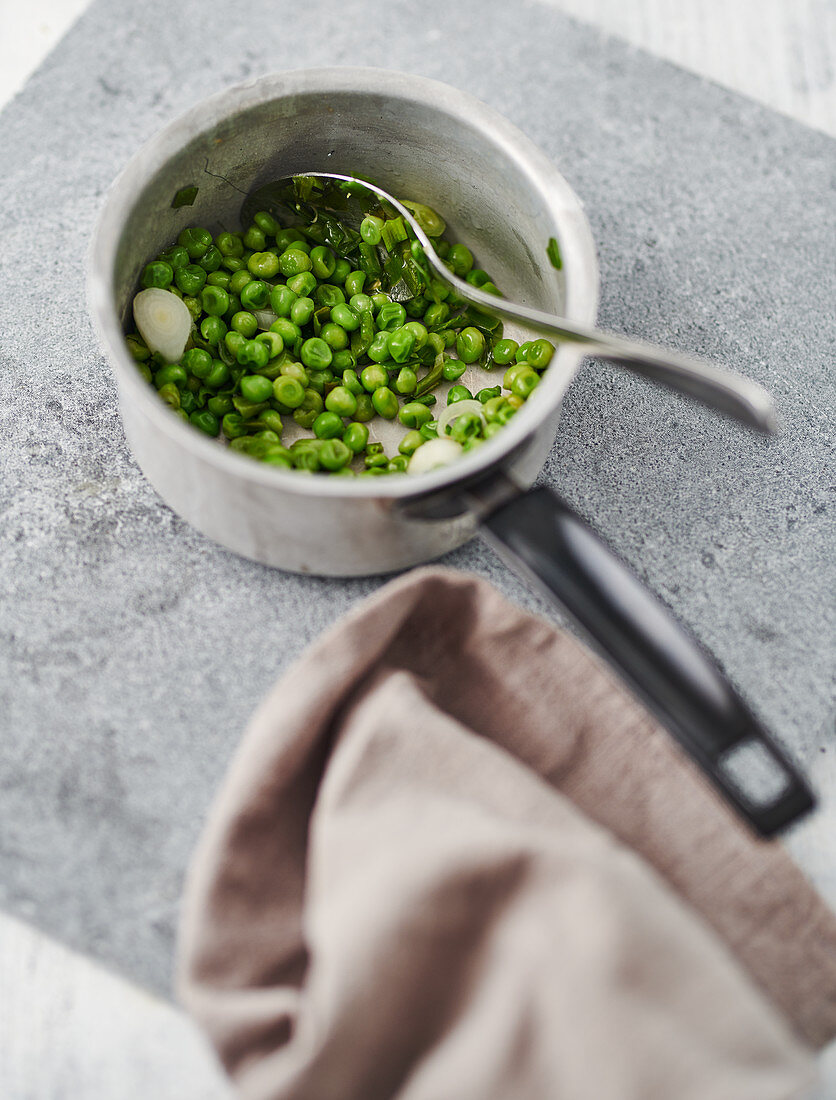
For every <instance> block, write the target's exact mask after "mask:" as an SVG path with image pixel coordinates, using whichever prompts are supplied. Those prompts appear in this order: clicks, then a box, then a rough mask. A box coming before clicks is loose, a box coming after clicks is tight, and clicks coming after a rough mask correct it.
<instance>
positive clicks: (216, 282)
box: [206, 271, 232, 290]
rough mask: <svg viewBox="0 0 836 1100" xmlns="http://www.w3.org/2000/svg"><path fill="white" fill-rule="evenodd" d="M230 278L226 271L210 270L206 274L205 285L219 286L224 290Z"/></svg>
mask: <svg viewBox="0 0 836 1100" xmlns="http://www.w3.org/2000/svg"><path fill="white" fill-rule="evenodd" d="M231 278H232V276H231V275H230V274H229V272H228V271H210V272H209V274H208V275H207V276H206V285H207V286H219V287H220V288H221V289H222V290H226V289H227V287H228V286H229V280H230V279H231Z"/></svg>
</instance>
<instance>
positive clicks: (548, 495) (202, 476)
mask: <svg viewBox="0 0 836 1100" xmlns="http://www.w3.org/2000/svg"><path fill="white" fill-rule="evenodd" d="M317 170H318V171H323V172H337V173H346V174H349V175H351V174H356V173H361V174H363V175H365V176H368V177H369V178H372V179H374V180H376V181H377V182H378V183H380V185H381V186H383V187H385V188H386V189H387V190H389V191H390V192H392V193H393V194H395V195H398V196H400V197H404V198H412V199H416V200H419V201H421V202H424V203H426V204H428V205H429V206H432V207H435V208H436V209H438V210H439V211H440V212H441V213H443V215H444V216H445V218H446V219H447V221H448V225H449V226H450V228H451V229H452V231H453V234H454V235H455V237H456V238H457V239H458V240H460V241H462V242H464V243H465V244H467V245H468V246H469V247H470V248H471V249H472V251H473V252H474V254H475V255H476V256H477V258H478V260H479V262H480V264H481V265H482V266H484V267H486V268H487V269H488V270H489V271H490V272H491V275H492V276H493V278H494V281H495V282H496V283H497V285H498V286H499V287H501V288H503V289H505V290H506V291H507V293H508V295H509V297H512V298H513V299H514V300H515V301H519V302H522V303H524V304H526V305H528V306H531V307H533V308H535V309H539V310H543V311H546V312H548V313H552V314H555V313H557V314H561V315H562V316H564V317H565V318H567V319H568V320H569V321H571V322H572V323H574V324H576V325H579V326H591V325H593V323H594V320H595V314H596V307H597V302H598V269H597V264H596V260H595V251H594V246H593V242H592V237H591V234H590V230H589V225H588V222H587V220H586V217H585V216H584V213H583V210H582V208H581V205H580V203H579V201H578V199H577V198H576V197H575V195H574V193H573V192H572V190H571V189H570V187H569V185H568V184H567V183H566V181H565V180H564V179H563V177H562V176H561V175H560V174H559V173H558V172H557V170H556V169H555V168H554V167H553V165H552V164H550V162H549V161H548V160H547V159H546V158H545V157H544V156H543V154H542V153H541V152H539V150H538V149H537V148H536V147H535V146H534V145H533V144H532V143H531V142H530V141H529V140H528V139H527V138H526V137H525V136H524V135H523V134H521V133H520V132H519V131H518V130H516V129H515V128H514V127H513V126H512V125H511V124H510V123H509V122H507V121H506V120H505V119H503V118H502V117H501V116H500V115H498V114H496V113H495V112H494V111H493V110H491V109H489V108H488V107H486V106H485V105H484V104H482V103H480V102H478V101H477V100H475V99H473V98H472V97H470V96H469V95H466V94H465V93H463V92H460V91H458V90H456V89H453V88H451V87H448V86H447V85H444V84H440V83H437V82H434V81H429V80H424V79H421V78H418V77H414V76H409V75H406V74H403V73H394V72H387V71H384V70H377V69H352V68H340V69H319V70H302V71H297V72H287V73H280V74H277V75H274V76H268V77H264V78H262V79H260V80H257V81H253V82H251V83H248V84H244V85H240V86H238V87H235V88H232V89H230V90H228V91H225V92H222V93H221V94H219V95H216V96H214V97H212V98H211V99H208V100H206V101H204V102H203V103H200V104H198V106H196V107H194V108H193V109H192V110H191V111H189V112H188V113H187V114H186V115H184V116H183V117H181V118H180V119H178V120H176V121H175V122H173V123H172V124H171V125H169V126H167V127H166V128H165V129H164V130H162V131H161V132H160V133H159V134H157V136H156V137H154V138H153V139H152V140H151V141H150V142H148V144H147V145H145V146H144V148H143V149H142V150H140V152H139V153H137V155H136V156H135V157H134V158H133V159H132V161H131V162H130V163H129V165H128V166H127V168H126V169H125V171H124V172H123V173H122V175H121V176H120V177H119V179H118V180H117V181H116V183H115V185H114V187H113V188H112V190H111V192H110V194H109V195H108V198H107V200H106V203H105V207H104V210H103V213H102V216H101V219H100V221H99V225H98V227H97V230H96V233H95V237H94V240H93V243H92V248H91V265H90V276H89V300H90V307H91V312H92V315H93V318H94V322H95V324H96V327H97V330H98V333H99V338H100V340H101V343H102V347H103V348H104V350H105V352H106V354H107V356H108V359H109V360H110V362H111V363H112V364H113V367H114V370H115V372H116V377H117V381H118V386H119V398H120V406H121V410H122V417H123V420H124V424H125V432H126V435H127V438H128V442H129V444H130V446H131V449H132V450H133V453H134V455H135V457H136V459H137V461H138V463H139V465H140V467H141V468H142V470H143V472H144V473H145V475H146V476H147V477H148V479H149V480H150V481H151V483H152V484H153V485H154V487H155V488H156V489H157V491H158V492H159V493H160V495H161V496H162V497H163V499H164V500H165V501H166V502H167V503H168V504H169V505H170V506H171V507H172V508H174V509H175V511H177V512H179V513H180V515H182V516H183V517H184V518H185V519H187V520H188V521H189V522H190V523H192V524H194V525H195V526H196V527H197V528H199V529H200V530H201V531H203V532H204V533H205V534H206V535H208V536H209V537H211V538H213V539H215V540H217V541H218V542H220V543H222V544H223V545H224V546H227V547H229V548H230V549H231V550H234V551H236V552H237V553H239V554H242V555H244V556H246V557H249V558H253V559H255V560H256V561H260V562H264V563H266V564H268V565H272V566H277V567H278V568H281V569H287V570H292V571H295V572H302V573H314V574H322V575H329V576H356V575H361V574H373V573H385V572H391V571H394V570H399V569H404V568H406V567H408V566H411V565H415V564H417V563H419V562H424V561H428V560H430V559H432V558H436V557H438V556H439V555H441V554H443V553H445V552H446V551H448V550H451V549H453V548H454V547H456V546H459V545H460V544H461V543H463V542H464V541H466V540H467V539H469V538H471V537H472V536H473V535H474V534H476V533H477V532H478V533H480V534H481V535H482V536H483V537H485V538H487V539H488V541H489V542H490V543H491V544H492V545H494V547H495V548H496V549H497V550H498V552H499V553H500V555H501V556H503V557H504V558H507V560H508V561H509V564H511V565H512V567H514V568H516V569H517V570H519V571H520V572H522V573H523V574H524V575H525V576H527V577H529V578H530V579H531V580H532V581H534V582H535V583H536V584H537V585H538V586H539V587H541V588H543V589H545V590H546V591H547V592H548V593H549V594H550V595H551V596H552V598H554V599H555V600H556V602H557V603H558V604H559V605H560V606H561V607H562V608H563V609H564V610H566V611H568V613H569V614H570V615H571V616H572V617H573V618H574V619H575V620H576V621H577V623H578V624H579V625H580V626H581V627H582V629H583V630H584V631H585V632H586V633H587V634H588V635H589V637H590V638H591V640H592V641H593V643H594V644H595V645H596V646H597V648H598V649H599V650H600V651H601V652H602V653H603V654H604V656H605V657H606V658H607V659H608V660H609V661H610V662H611V664H612V665H613V666H614V667H615V668H616V669H617V670H618V671H619V672H620V673H621V675H622V676H623V677H624V679H625V680H626V681H627V683H628V684H630V686H631V687H632V688H633V690H634V691H635V692H636V693H637V694H638V695H639V696H640V697H641V698H642V699H643V700H644V701H645V702H646V703H647V705H648V706H649V707H650V708H651V710H653V711H654V713H655V714H656V715H657V716H658V717H659V718H660V720H661V721H662V722H663V724H665V725H666V726H667V728H668V729H669V730H670V731H671V733H672V734H673V735H674V736H675V737H676V738H677V739H678V740H679V741H680V742H681V743H682V745H683V746H684V747H685V748H686V749H687V751H688V752H690V753H691V755H692V756H693V757H694V758H695V760H697V761H698V763H699V764H700V765H701V766H702V767H703V769H704V770H705V771H706V773H707V774H708V775H709V777H710V778H711V779H712V780H713V782H714V783H715V784H716V785H717V787H718V788H719V789H720V790H721V791H722V792H723V794H724V795H725V796H726V797H727V798H728V799H729V800H730V802H731V803H732V804H733V805H735V806H736V807H737V809H738V810H739V812H740V813H741V814H742V815H743V816H744V817H745V818H746V819H747V820H748V821H749V823H750V824H751V825H752V826H753V828H755V829H756V830H757V831H758V832H760V833H761V834H763V835H769V834H771V833H774V832H776V831H777V830H779V829H781V828H783V827H784V826H786V825H787V824H788V823H789V822H791V821H792V820H794V819H795V818H797V817H798V816H800V815H801V814H803V813H804V812H806V811H807V810H809V809H810V808H811V806H812V805H813V800H812V795H811V793H810V791H809V789H808V787H807V785H806V783H805V781H804V779H803V778H802V777H801V775H800V774H799V773H798V772H797V770H796V769H795V767H794V766H793V765H792V764H791V762H790V761H789V760H788V759H787V758H786V757H785V755H784V754H783V753H782V752H781V750H780V749H779V748H778V747H777V746H776V745H775V743H774V742H773V741H772V739H771V738H770V737H769V735H768V734H767V733H766V731H764V730H763V728H762V727H761V726H760V725H759V723H758V722H757V720H756V719H755V718H754V717H753V715H752V714H751V713H750V711H749V710H748V708H747V707H746V706H745V704H744V703H743V702H742V701H741V700H740V698H739V697H738V696H737V695H736V693H735V692H734V691H733V689H732V688H731V686H730V685H729V684H728V683H727V682H726V680H725V679H724V677H723V676H722V675H721V673H720V672H719V670H718V669H717V668H716V666H715V665H714V663H713V662H712V661H711V660H710V658H709V657H708V656H707V655H706V654H705V653H704V652H703V650H702V649H701V648H700V647H699V646H698V645H697V643H695V642H694V641H693V640H692V639H691V638H690V637H689V636H688V635H687V634H686V633H685V632H684V631H683V629H682V628H681V627H680V626H679V625H678V624H677V623H676V622H675V621H674V619H673V618H672V617H671V616H670V615H669V613H668V612H667V611H666V610H665V609H664V608H663V607H662V606H661V604H660V603H659V602H658V601H657V600H656V599H655V598H654V597H653V596H651V595H650V593H648V592H647V591H646V590H644V589H643V588H642V587H641V586H640V585H639V583H638V582H637V581H636V579H635V578H634V577H633V575H632V574H631V573H630V572H629V570H628V569H627V568H626V567H625V566H624V565H622V564H621V563H620V562H619V561H618V560H617V559H616V558H615V557H614V556H613V555H612V553H611V552H610V551H609V550H608V549H607V548H606V547H605V546H604V545H603V543H601V541H600V540H599V539H598V538H597V536H596V535H595V534H594V533H593V532H592V531H591V530H590V529H589V528H588V527H587V526H586V525H585V524H584V523H583V521H581V520H580V519H579V518H578V517H577V516H576V515H574V514H573V513H572V512H571V510H570V509H569V508H568V506H567V505H566V504H565V503H564V502H563V501H561V500H560V499H559V498H558V497H557V496H556V494H554V493H552V492H551V491H550V490H547V489H544V488H539V489H534V490H531V489H530V488H529V487H530V486H531V484H532V482H533V481H534V479H535V477H536V475H537V473H538V471H539V469H540V467H541V465H542V463H543V461H544V460H545V457H546V455H547V453H548V451H549V449H550V448H551V446H552V443H553V441H554V438H555V434H556V431H557V425H558V418H559V414H560V405H561V400H562V398H563V394H564V393H565V391H566V388H567V386H568V385H569V383H570V382H571V380H572V377H573V376H574V374H575V371H576V370H577V368H578V365H579V363H580V360H581V358H582V356H583V354H584V351H583V348H582V347H580V346H578V345H576V344H571V343H562V344H561V345H560V346H559V348H558V352H557V354H556V355H555V357H554V359H553V360H552V363H551V365H550V367H549V369H548V370H547V371H546V373H545V375H544V377H543V380H542V382H541V384H540V385H539V386H538V388H537V389H536V390H535V392H534V394H533V395H532V396H531V397H530V398H529V400H528V401H527V402H526V403H525V405H524V406H523V407H522V408H521V409H520V410H519V412H518V413H517V415H516V416H514V418H513V419H512V420H511V421H510V422H509V423H508V424H507V425H506V426H505V427H504V428H503V430H502V431H501V432H500V433H499V434H498V435H496V436H494V437H493V438H492V439H490V440H489V441H487V442H486V443H485V444H483V445H482V446H480V447H478V448H476V449H474V450H473V451H470V452H468V453H467V454H465V455H464V456H463V457H462V458H461V459H460V460H459V461H457V462H456V463H455V464H454V465H451V466H448V467H445V468H443V469H439V470H434V471H431V472H430V473H426V474H422V475H418V476H410V475H392V476H389V477H380V478H357V479H349V478H329V477H319V476H316V475H308V476H306V475H301V474H298V473H296V472H294V471H285V470H281V469H278V468H275V467H270V466H266V465H263V464H261V463H258V462H255V461H253V460H252V459H250V458H248V457H246V456H242V455H238V454H236V453H234V452H232V451H231V450H228V449H226V448H224V447H223V446H221V445H219V444H218V443H217V442H214V441H212V440H210V439H208V438H206V437H205V436H203V435H202V434H201V433H200V432H197V431H195V430H194V429H193V428H191V427H190V426H189V425H187V424H185V423H184V422H183V421H182V420H180V419H179V418H178V417H175V416H173V415H172V414H171V413H170V412H169V410H168V409H167V408H166V407H165V406H164V405H163V403H162V402H161V401H160V400H159V398H158V397H157V396H156V394H155V393H154V392H153V390H152V389H151V388H150V387H148V386H147V385H146V383H145V382H144V381H143V380H142V378H141V377H140V375H139V373H138V372H137V370H136V368H135V366H134V364H133V361H132V359H131V356H130V354H129V352H128V350H127V348H126V345H125V341H124V332H125V327H126V323H127V321H128V318H129V314H130V303H131V299H132V296H133V294H134V292H135V290H136V287H137V280H138V277H139V273H140V271H141V269H142V267H143V266H144V264H145V263H146V262H147V260H148V259H149V258H150V257H152V256H154V255H156V254H157V253H158V252H159V251H161V249H163V248H164V247H166V246H168V245H169V244H170V243H171V241H172V240H173V239H174V238H176V237H177V235H178V234H179V232H180V231H181V230H182V229H183V228H184V227H185V226H187V225H193V224H198V225H204V226H206V227H207V228H209V229H211V230H213V231H217V230H219V229H220V228H221V227H223V228H227V229H237V228H238V227H239V214H240V210H241V206H242V203H243V201H244V199H245V197H246V196H247V195H248V194H249V193H250V192H252V191H253V190H255V189H256V188H258V187H261V186H263V185H265V184H268V183H270V182H271V181H273V180H276V179H279V178H282V177H285V176H289V175H292V174H294V173H297V172H305V171H317ZM188 188H197V193H196V195H195V196H194V201H193V203H192V204H191V205H186V206H184V205H178V204H177V202H175V201H174V200H175V196H180V197H181V198H182V194H183V192H184V190H185V189H188ZM179 201H180V200H178V202H179ZM550 237H556V238H557V240H558V242H559V245H560V253H561V256H562V260H563V266H562V268H561V270H559V271H557V270H555V269H554V268H553V267H551V266H550V265H549V264H548V263H544V262H543V261H544V258H545V247H546V243H547V242H548V240H549V238H550ZM506 332H507V333H508V334H510V335H518V334H517V333H515V332H514V331H513V329H512V328H510V327H509V326H507V325H506ZM519 335H523V334H522V332H520V333H519ZM483 374H484V380H483V379H482V376H481V373H480V371H479V370H478V368H473V372H472V374H471V376H470V377H468V376H465V378H463V379H462V381H463V382H464V383H465V384H467V385H468V386H469V388H471V390H472V389H473V387H474V386H475V387H476V388H479V387H480V386H482V385H493V384H495V382H496V379H495V376H494V374H489V373H487V372H483ZM380 430H381V431H382V432H383V433H384V434H381V435H380V438H381V440H382V441H383V442H389V441H388V440H387V439H386V436H385V430H386V429H385V427H384V428H383V429H380ZM387 450H390V448H389V447H387Z"/></svg>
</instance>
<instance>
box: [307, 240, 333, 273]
mask: <svg viewBox="0 0 836 1100" xmlns="http://www.w3.org/2000/svg"><path fill="white" fill-rule="evenodd" d="M310 259H311V271H313V273H314V275H316V277H317V279H328V278H330V276H331V275H333V274H334V268H335V267H336V266H337V257H336V256H335V255H334V253H333V252H332V251H331V249H330V248H327V247H326V246H325V245H324V244H319V245H317V246H316V248H312V249H311V253H310Z"/></svg>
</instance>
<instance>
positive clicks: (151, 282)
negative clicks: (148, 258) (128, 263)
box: [140, 260, 174, 290]
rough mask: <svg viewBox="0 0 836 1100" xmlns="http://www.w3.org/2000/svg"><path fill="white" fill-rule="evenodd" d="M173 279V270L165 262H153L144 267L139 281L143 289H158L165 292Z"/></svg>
mask: <svg viewBox="0 0 836 1100" xmlns="http://www.w3.org/2000/svg"><path fill="white" fill-rule="evenodd" d="M173 278H174V268H173V267H172V266H171V264H169V263H166V262H165V260H154V261H153V262H152V263H150V264H146V265H145V269H144V270H143V272H142V279H141V280H140V281H141V283H142V285H143V286H144V287H159V289H160V290H165V289H166V288H167V287H170V286H171V281H172V279H173Z"/></svg>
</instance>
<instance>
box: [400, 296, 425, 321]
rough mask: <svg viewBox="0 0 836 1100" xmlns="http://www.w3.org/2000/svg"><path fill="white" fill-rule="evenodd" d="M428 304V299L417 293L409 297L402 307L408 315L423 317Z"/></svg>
mask: <svg viewBox="0 0 836 1100" xmlns="http://www.w3.org/2000/svg"><path fill="white" fill-rule="evenodd" d="M429 304H430V303H429V301H428V300H427V298H426V297H425V296H424V295H423V294H417V295H416V296H415V297H414V298H410V299H409V301H408V302H407V303H406V304H405V305H404V309H405V310H406V312H407V316H408V317H423V316H424V313H425V312H426V309H427V306H428V305H429Z"/></svg>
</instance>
